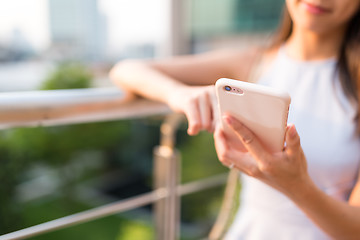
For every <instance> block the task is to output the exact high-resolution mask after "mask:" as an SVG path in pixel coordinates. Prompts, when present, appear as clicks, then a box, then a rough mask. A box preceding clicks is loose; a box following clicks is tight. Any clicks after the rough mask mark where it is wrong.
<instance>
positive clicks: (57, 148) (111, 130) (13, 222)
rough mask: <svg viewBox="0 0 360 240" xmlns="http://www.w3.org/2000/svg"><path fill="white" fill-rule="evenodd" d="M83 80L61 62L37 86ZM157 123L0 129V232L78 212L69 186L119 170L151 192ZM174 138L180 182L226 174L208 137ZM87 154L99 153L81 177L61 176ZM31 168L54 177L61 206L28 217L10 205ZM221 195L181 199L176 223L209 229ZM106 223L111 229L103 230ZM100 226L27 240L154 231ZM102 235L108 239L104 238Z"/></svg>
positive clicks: (78, 70) (77, 68) (75, 84)
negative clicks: (54, 172)
mask: <svg viewBox="0 0 360 240" xmlns="http://www.w3.org/2000/svg"><path fill="white" fill-rule="evenodd" d="M91 78H92V77H91V74H89V72H88V70H86V68H85V67H84V66H81V65H79V64H62V65H60V66H59V68H58V69H56V70H55V71H54V72H53V73H51V74H50V75H49V77H48V79H47V80H46V81H45V83H44V84H43V86H42V87H41V88H42V89H60V88H61V89H69V88H82V87H89V86H90V85H91ZM160 123H161V121H159V120H158V119H157V120H156V119H153V120H151V121H149V120H129V121H112V122H103V123H87V124H77V125H66V126H58V127H46V128H44V127H34V128H16V129H11V130H6V131H1V132H0V156H1V158H0V165H1V168H0V182H1V184H0V212H1V214H0V234H2V233H6V232H10V231H14V230H17V229H20V228H23V227H25V226H30V225H34V224H37V223H41V222H44V221H48V220H51V219H55V218H58V217H62V216H64V215H67V214H72V213H75V212H78V211H81V210H82V209H79V208H77V206H76V204H74V201H73V193H74V192H75V187H76V185H77V184H78V183H79V182H81V181H83V180H86V179H88V178H93V177H98V176H100V175H102V173H104V172H108V171H113V170H114V169H121V171H123V172H126V173H127V174H129V176H130V175H142V176H145V179H146V178H147V179H149V181H148V183H147V184H148V186H151V175H152V150H153V148H154V146H155V145H157V144H158V143H159V125H160ZM178 138H179V139H178V140H179V143H178V145H177V146H178V148H179V150H180V151H181V153H182V181H183V182H189V181H192V180H196V179H199V178H203V177H208V176H211V175H214V174H217V173H221V172H225V171H227V169H226V168H224V167H223V166H222V165H221V164H220V163H219V162H218V161H217V157H216V153H215V150H214V145H213V140H212V135H211V134H208V133H201V134H199V135H198V136H196V137H189V136H188V135H187V134H186V131H185V130H184V129H181V130H180V131H179V133H178ZM93 152H97V153H99V155H98V157H99V158H100V159H98V160H100V162H101V163H102V164H101V165H100V166H98V167H97V169H94V170H92V172H84V173H82V172H79V171H77V170H76V169H71V171H68V168H67V167H68V166H71V165H72V164H73V163H76V161H78V158H79V156H82V155H84V154H85V156H88V155H89V154H90V155H91V154H92V153H93ZM86 153H87V154H88V155H86ZM85 160H86V158H85ZM38 164H41V165H45V166H48V167H49V168H51V169H57V171H59V172H60V176H61V185H60V189H57V195H58V196H60V199H61V200H59V201H58V202H56V203H52V205H51V206H50V207H48V206H47V204H46V203H41V204H40V205H39V206H38V207H37V208H35V207H34V208H31V209H33V210H31V211H28V210H27V207H26V206H28V205H25V206H23V204H19V202H17V200H16V198H15V196H16V194H15V188H16V186H17V185H18V184H19V183H22V182H24V181H27V180H28V179H27V178H28V176H27V174H25V173H27V170H29V169H31V168H32V167H33V166H34V165H38ZM222 196H223V189H222V188H217V189H213V190H207V191H204V192H201V193H198V194H192V195H188V196H186V197H184V198H183V199H182V213H181V214H182V220H184V221H186V222H201V221H203V222H204V221H205V222H206V224H208V225H209V226H210V225H211V224H212V221H213V219H214V216H215V215H216V213H217V210H216V209H217V207H216V206H218V205H219V203H220V201H221V199H222ZM35 209H36V210H35ZM50 209H51V210H50ZM109 221H112V223H111V224H110V223H107V224H104V222H109ZM104 222H102V220H98V221H94V222H92V223H89V224H84V225H79V226H78V227H73V228H70V229H69V230H61V231H56V232H54V233H51V234H46V235H44V236H40V237H35V238H34V239H71V238H72V239H77V238H81V237H82V236H83V237H85V238H86V239H102V238H101V234H100V233H102V234H103V235H102V236H104V237H105V236H106V238H103V239H114V238H113V237H110V235H111V236H118V237H117V239H119V240H120V239H152V237H153V236H154V232H153V231H154V229H150V228H151V226H147V225H146V224H143V223H137V222H131V223H129V222H127V223H125V222H119V223H118V222H117V220H116V219H115V218H105V219H104ZM117 224H118V225H117ZM114 225H116V228H114ZM110 228H111V229H110ZM89 229H98V230H97V231H96V232H99V234H95V233H94V234H91V236H90V235H87V233H88V232H89ZM109 229H110V230H109ZM114 229H116V230H115V232H116V233H114ZM108 230H109V231H110V232H111V234H110V235H106V234H105V233H104V232H106V231H108ZM204 234H205V233H204ZM49 236H51V237H50V238H49ZM55 236H59V238H56V237H55ZM74 237H75V238H74ZM91 237H93V238H91ZM200 237H203V236H199V238H200Z"/></svg>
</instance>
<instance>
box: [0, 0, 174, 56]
mask: <svg viewBox="0 0 360 240" xmlns="http://www.w3.org/2000/svg"><path fill="white" fill-rule="evenodd" d="M167 2H168V1H167V0H98V3H99V8H100V11H101V12H102V13H103V14H104V15H105V16H106V17H107V22H108V46H109V48H110V49H116V48H121V46H124V45H126V44H127V43H137V42H140V43H141V42H149V41H152V42H161V41H162V39H164V37H165V35H166V29H165V24H164V23H166V16H167V15H166V12H167V11H166V7H167V4H166V3H167ZM0 6H1V7H0V17H1V21H0V43H1V42H8V41H10V39H11V36H12V34H13V32H14V30H15V29H17V30H20V31H21V32H22V33H23V34H24V35H25V37H26V39H27V40H28V41H29V43H30V44H31V45H32V46H33V47H34V48H35V49H38V50H42V49H46V48H47V47H48V45H49V42H50V34H49V16H48V14H49V12H48V0H0Z"/></svg>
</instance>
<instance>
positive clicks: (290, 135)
mask: <svg viewBox="0 0 360 240" xmlns="http://www.w3.org/2000/svg"><path fill="white" fill-rule="evenodd" d="M285 141H286V152H287V153H288V154H289V155H292V154H294V153H296V152H298V151H299V150H300V149H301V145H300V136H299V134H298V133H297V131H296V128H295V125H294V124H289V125H288V126H287V129H286V135H285Z"/></svg>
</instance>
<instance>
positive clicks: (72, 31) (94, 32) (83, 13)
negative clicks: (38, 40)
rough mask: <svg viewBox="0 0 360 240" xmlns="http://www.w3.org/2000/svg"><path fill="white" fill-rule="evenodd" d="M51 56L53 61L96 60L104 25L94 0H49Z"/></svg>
mask: <svg viewBox="0 0 360 240" xmlns="http://www.w3.org/2000/svg"><path fill="white" fill-rule="evenodd" d="M49 13H50V14H49V16H50V24H49V25H50V34H51V53H52V54H53V56H55V58H58V59H59V58H60V59H80V60H90V61H100V60H102V59H103V57H104V52H105V47H106V41H107V26H106V18H105V16H104V15H103V14H102V13H101V12H100V11H99V8H98V1H97V0H49Z"/></svg>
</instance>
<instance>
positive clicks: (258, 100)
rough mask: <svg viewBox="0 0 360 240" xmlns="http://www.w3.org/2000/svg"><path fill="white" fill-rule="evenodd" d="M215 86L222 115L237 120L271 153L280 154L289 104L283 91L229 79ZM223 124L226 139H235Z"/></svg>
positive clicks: (220, 80)
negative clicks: (227, 115) (227, 114)
mask: <svg viewBox="0 0 360 240" xmlns="http://www.w3.org/2000/svg"><path fill="white" fill-rule="evenodd" d="M215 86H216V95H217V98H218V103H219V109H220V113H221V115H223V114H224V113H230V114H231V115H233V116H234V117H236V118H237V119H238V120H240V121H241V122H242V123H243V124H244V125H245V126H247V127H248V128H249V129H250V130H251V131H252V132H253V133H255V135H256V136H257V137H258V138H259V139H260V141H261V142H262V143H263V145H264V147H266V148H267V149H268V150H269V151H270V152H279V151H282V149H283V148H284V138H285V131H286V124H287V116H288V110H289V104H290V96H289V95H288V94H287V93H286V92H283V91H279V90H277V89H273V88H270V87H266V86H262V85H257V84H253V83H247V82H241V81H237V80H233V79H228V78H221V79H219V80H218V81H217V82H216V85H215ZM222 124H223V128H224V131H225V133H226V135H227V137H229V138H232V137H236V136H235V135H234V132H233V131H232V130H231V129H229V127H228V126H227V124H226V123H222Z"/></svg>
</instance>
